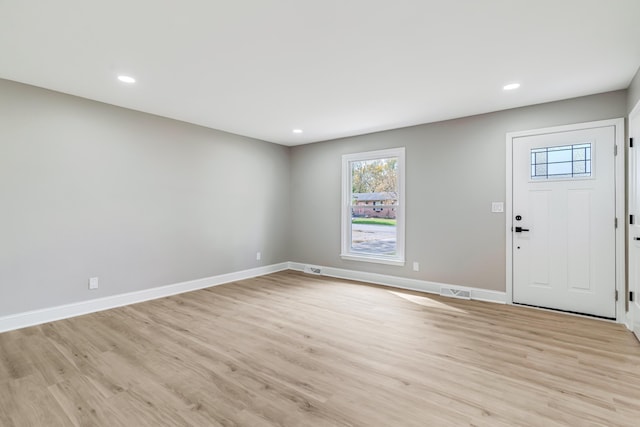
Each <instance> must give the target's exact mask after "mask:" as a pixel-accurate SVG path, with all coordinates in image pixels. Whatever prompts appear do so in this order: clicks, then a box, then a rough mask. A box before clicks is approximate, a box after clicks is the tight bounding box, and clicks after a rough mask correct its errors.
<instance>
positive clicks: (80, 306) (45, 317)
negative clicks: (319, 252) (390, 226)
mask: <svg viewBox="0 0 640 427" xmlns="http://www.w3.org/2000/svg"><path fill="white" fill-rule="evenodd" d="M288 268H289V263H287V262H283V263H280V264H272V265H267V266H264V267H258V268H252V269H249V270H243V271H236V272H233V273H227V274H221V275H218V276H212V277H206V278H203V279H197V280H190V281H188V282H182V283H175V284H172V285H167V286H160V287H157V288H151V289H145V290H142V291H136V292H129V293H126V294H120V295H113V296H108V297H104V298H97V299H92V300H88V301H82V302H77V303H73V304H65V305H60V306H57V307H51V308H43V309H40V310H33V311H27V312H23V313H17V314H12V315H9V316H4V317H0V332H6V331H11V330H14V329H20V328H25V327H27V326H34V325H39V324H42V323H47V322H53V321H54V320H61V319H67V318H69V317H75V316H80V315H83V314H89V313H94V312H96V311H103V310H108V309H110V308H116V307H122V306H124V305H129V304H135V303H138V302H143V301H149V300H152V299H157V298H164V297H168V296H171V295H176V294H181V293H184V292H190V291H195V290H198V289H204V288H209V287H211V286H217V285H222V284H224V283H229V282H235V281H237V280H243V279H249V278H251V277H256V276H262V275H265V274H269V273H275V272H277V271H282V270H287V269H288Z"/></svg>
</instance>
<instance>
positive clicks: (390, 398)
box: [0, 271, 640, 427]
mask: <svg viewBox="0 0 640 427" xmlns="http://www.w3.org/2000/svg"><path fill="white" fill-rule="evenodd" d="M449 425H451V426H466V425H469V426H545V427H550V426H636V427H637V426H640V344H639V343H638V342H637V341H636V340H635V338H634V337H633V335H632V334H631V333H630V332H628V331H627V330H626V329H625V328H624V327H623V326H621V325H617V324H613V323H608V322H604V321H598V320H592V319H586V318H580V317H574V316H569V315H564V314H556V313H550V312H545V311H540V310H534V309H529V308H523V307H512V306H502V305H498V304H491V303H482V302H475V301H461V300H455V299H448V298H441V297H438V296H430V295H427V294H418V293H412V292H405V291H400V290H394V289H391V288H384V287H376V286H368V285H364V284H358V283H355V282H348V281H343V280H337V279H330V278H326V277H318V276H311V275H304V274H301V273H296V272H291V271H287V272H281V273H276V274H272V275H269V276H263V277H259V278H255V279H250V280H244V281H241V282H236V283H234V284H229V285H223V286H218V287H214V288H210V289H206V290H201V291H196V292H191V293H188V294H182V295H178V296H173V297H170V298H164V299H159V300H155V301H150V302H145V303H141V304H136V305H132V306H128V307H122V308H118V309H113V310H109V311H105V312H100V313H95V314H91V315H87V316H82V317H76V318H73V319H68V320H62V321H58V322H54V323H48V324H45V325H41V326H36V327H31V328H26V329H22V330H19V331H13V332H7V333H3V334H0V426H3V427H9V426H20V427H22V426H109V427H112V426H136V427H138V426H225V427H228V426H251V427H261V426H393V427H400V426H421V427H423V426H449Z"/></svg>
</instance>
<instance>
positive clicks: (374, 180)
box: [351, 157, 398, 256]
mask: <svg viewBox="0 0 640 427" xmlns="http://www.w3.org/2000/svg"><path fill="white" fill-rule="evenodd" d="M397 207H398V159H397V158H396V157H391V158H384V159H375V160H362V161H353V162H351V250H352V251H353V252H359V253H364V254H373V255H386V256H389V255H391V256H393V255H395V254H396V250H397V232H396V230H397V227H396V212H397Z"/></svg>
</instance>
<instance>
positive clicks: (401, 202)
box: [340, 147, 406, 266]
mask: <svg viewBox="0 0 640 427" xmlns="http://www.w3.org/2000/svg"><path fill="white" fill-rule="evenodd" d="M389 157H397V158H398V207H397V208H396V255H395V256H380V255H371V256H368V255H366V254H359V253H354V252H350V251H349V249H350V240H351V239H350V238H349V239H348V238H347V236H351V170H350V168H349V163H350V162H352V161H355V160H376V159H384V158H389ZM341 200H342V206H341V220H340V223H341V226H340V232H341V235H340V241H341V252H340V257H341V258H342V259H344V260H350V261H364V262H374V263H378V264H388V265H397V266H403V265H404V264H405V258H404V249H405V248H404V242H405V205H406V200H405V148H404V147H397V148H389V149H386V150H376V151H366V152H363V153H353V154H343V155H342V199H341Z"/></svg>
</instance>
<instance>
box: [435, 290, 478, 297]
mask: <svg viewBox="0 0 640 427" xmlns="http://www.w3.org/2000/svg"><path fill="white" fill-rule="evenodd" d="M440 295H442V296H443V297H451V298H460V299H471V292H469V291H463V290H462V289H453V288H440Z"/></svg>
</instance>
